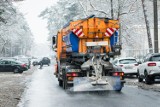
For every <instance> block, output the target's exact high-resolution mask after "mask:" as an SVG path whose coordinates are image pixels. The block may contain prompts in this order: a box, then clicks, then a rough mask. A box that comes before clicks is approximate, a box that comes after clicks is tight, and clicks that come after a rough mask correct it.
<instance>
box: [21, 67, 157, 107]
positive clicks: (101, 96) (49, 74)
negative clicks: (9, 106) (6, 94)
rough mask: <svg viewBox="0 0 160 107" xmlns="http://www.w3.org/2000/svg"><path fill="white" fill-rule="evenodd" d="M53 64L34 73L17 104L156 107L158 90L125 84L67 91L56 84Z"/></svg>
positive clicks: (22, 105)
mask: <svg viewBox="0 0 160 107" xmlns="http://www.w3.org/2000/svg"><path fill="white" fill-rule="evenodd" d="M53 70H54V68H53V67H43V69H42V70H38V71H36V72H34V74H33V76H32V81H31V83H30V84H29V85H28V87H27V90H26V93H24V98H22V100H21V103H20V104H19V106H18V107H35V106H38V107H91V106H92V107H106V106H107V107H124V106H126V107H136V106H137V107H144V106H145V107H150V106H153V107H159V106H158V105H160V93H158V92H153V91H148V90H143V89H139V88H138V87H130V86H125V87H124V88H123V89H122V92H120V93H119V92H115V91H105V92H76V93H74V92H70V91H65V90H63V89H62V88H61V87H59V86H58V82H57V79H56V78H55V76H54V75H53Z"/></svg>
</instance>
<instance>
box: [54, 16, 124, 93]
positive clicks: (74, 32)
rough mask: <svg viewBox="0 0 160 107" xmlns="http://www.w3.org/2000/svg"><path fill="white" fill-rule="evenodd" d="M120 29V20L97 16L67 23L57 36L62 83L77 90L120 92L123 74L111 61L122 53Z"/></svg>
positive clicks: (58, 61) (58, 65) (58, 62)
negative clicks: (119, 43) (119, 38)
mask: <svg viewBox="0 0 160 107" xmlns="http://www.w3.org/2000/svg"><path fill="white" fill-rule="evenodd" d="M118 29H119V22H118V20H111V19H108V18H100V17H94V16H90V17H88V18H86V19H81V20H77V21H72V22H70V23H68V24H67V25H65V26H64V27H63V29H61V30H60V31H59V32H58V34H57V37H56V39H57V40H56V50H57V67H56V73H55V74H56V76H57V78H58V81H59V85H60V86H62V87H63V88H64V89H67V88H68V87H70V86H73V88H71V89H72V90H74V91H94V90H117V91H120V90H121V89H122V87H123V84H124V73H123V72H122V70H121V69H120V68H118V67H117V66H114V65H112V64H111V63H110V61H109V60H110V58H111V57H113V56H114V55H119V54H120V49H121V46H120V45H116V43H117V40H118V33H117V30H118ZM54 39H55V38H54ZM53 41H54V40H53ZM87 84H88V85H87Z"/></svg>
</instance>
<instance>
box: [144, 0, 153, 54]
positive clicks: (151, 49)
mask: <svg viewBox="0 0 160 107" xmlns="http://www.w3.org/2000/svg"><path fill="white" fill-rule="evenodd" d="M141 1H142V8H143V13H144V19H145V23H146V30H147V37H148V46H149V52H150V53H153V45H152V38H151V33H150V26H149V20H148V17H147V10H146V7H145V4H144V1H145V0H141Z"/></svg>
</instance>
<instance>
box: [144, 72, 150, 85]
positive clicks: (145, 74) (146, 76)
mask: <svg viewBox="0 0 160 107" xmlns="http://www.w3.org/2000/svg"><path fill="white" fill-rule="evenodd" d="M144 77H145V78H144V79H145V83H146V84H150V83H151V80H150V78H149V77H148V73H147V71H145V72H144Z"/></svg>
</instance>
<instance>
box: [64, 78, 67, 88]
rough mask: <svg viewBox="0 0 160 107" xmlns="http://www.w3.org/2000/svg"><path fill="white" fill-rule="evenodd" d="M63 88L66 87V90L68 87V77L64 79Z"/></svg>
mask: <svg viewBox="0 0 160 107" xmlns="http://www.w3.org/2000/svg"><path fill="white" fill-rule="evenodd" d="M63 89H65V90H66V89H67V81H66V79H64V80H63Z"/></svg>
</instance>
